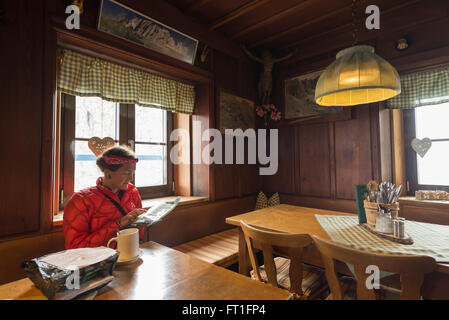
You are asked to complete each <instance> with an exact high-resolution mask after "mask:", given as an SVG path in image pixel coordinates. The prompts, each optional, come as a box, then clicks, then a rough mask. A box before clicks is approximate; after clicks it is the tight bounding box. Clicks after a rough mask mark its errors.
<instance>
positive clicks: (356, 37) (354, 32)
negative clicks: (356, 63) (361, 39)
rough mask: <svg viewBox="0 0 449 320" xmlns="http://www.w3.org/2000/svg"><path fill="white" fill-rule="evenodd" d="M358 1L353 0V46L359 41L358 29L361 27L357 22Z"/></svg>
mask: <svg viewBox="0 0 449 320" xmlns="http://www.w3.org/2000/svg"><path fill="white" fill-rule="evenodd" d="M356 2H357V0H352V28H353V30H354V31H353V32H352V39H353V42H352V46H355V45H356V44H357V42H358V31H359V29H358V28H357V23H356Z"/></svg>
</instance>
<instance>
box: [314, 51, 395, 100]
mask: <svg viewBox="0 0 449 320" xmlns="http://www.w3.org/2000/svg"><path fill="white" fill-rule="evenodd" d="M400 93H401V81H400V78H399V74H398V72H397V71H396V69H395V68H394V67H393V66H392V65H391V64H390V63H388V62H387V61H385V60H384V59H382V58H381V57H379V56H378V55H376V54H375V53H374V48H373V47H371V46H367V45H359V46H354V47H350V48H347V49H344V50H342V51H340V52H339V53H338V54H337V60H336V61H335V62H333V63H332V64H331V65H330V66H329V67H327V69H326V70H325V71H324V72H323V73H322V74H321V76H320V78H319V79H318V82H317V86H316V90H315V101H316V103H317V104H319V105H322V106H354V105H359V104H366V103H373V102H378V101H383V100H387V99H390V98H392V97H394V96H396V95H398V94H400Z"/></svg>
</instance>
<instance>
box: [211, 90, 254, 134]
mask: <svg viewBox="0 0 449 320" xmlns="http://www.w3.org/2000/svg"><path fill="white" fill-rule="evenodd" d="M218 96H219V97H218V123H219V126H218V128H219V130H220V132H221V133H223V134H224V133H225V130H226V129H233V130H235V129H242V130H243V131H245V130H247V129H254V128H255V123H256V117H255V103H254V101H252V100H249V99H246V98H243V97H239V96H237V95H235V94H233V93H232V92H230V91H228V90H225V89H221V90H220V92H219V95H218Z"/></svg>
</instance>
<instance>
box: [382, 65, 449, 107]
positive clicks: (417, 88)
mask: <svg viewBox="0 0 449 320" xmlns="http://www.w3.org/2000/svg"><path fill="white" fill-rule="evenodd" d="M401 87H402V92H401V94H399V95H398V96H396V97H394V98H392V99H390V100H388V101H387V108H390V109H413V108H416V107H421V106H428V105H434V104H441V103H444V102H449V69H445V70H438V71H432V72H420V73H415V74H410V75H405V76H401Z"/></svg>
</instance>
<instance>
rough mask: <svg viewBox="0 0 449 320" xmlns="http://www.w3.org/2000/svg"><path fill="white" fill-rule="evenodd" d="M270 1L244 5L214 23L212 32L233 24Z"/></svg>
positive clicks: (211, 27) (260, 0) (211, 26)
mask: <svg viewBox="0 0 449 320" xmlns="http://www.w3.org/2000/svg"><path fill="white" fill-rule="evenodd" d="M268 1H270V0H252V1H250V2H247V3H245V4H244V5H242V6H240V7H238V8H237V9H235V10H233V11H232V12H230V13H228V14H227V15H225V16H224V17H222V18H220V19H218V20H216V21H214V22H212V23H211V24H210V26H209V29H210V30H215V29H217V28H219V27H221V26H222V25H224V24H226V23H228V22H231V21H232V20H234V19H237V18H238V17H240V16H241V15H244V14H245V13H248V12H251V11H253V10H254V9H256V8H258V7H260V6H261V5H263V4H265V3H267V2H268Z"/></svg>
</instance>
